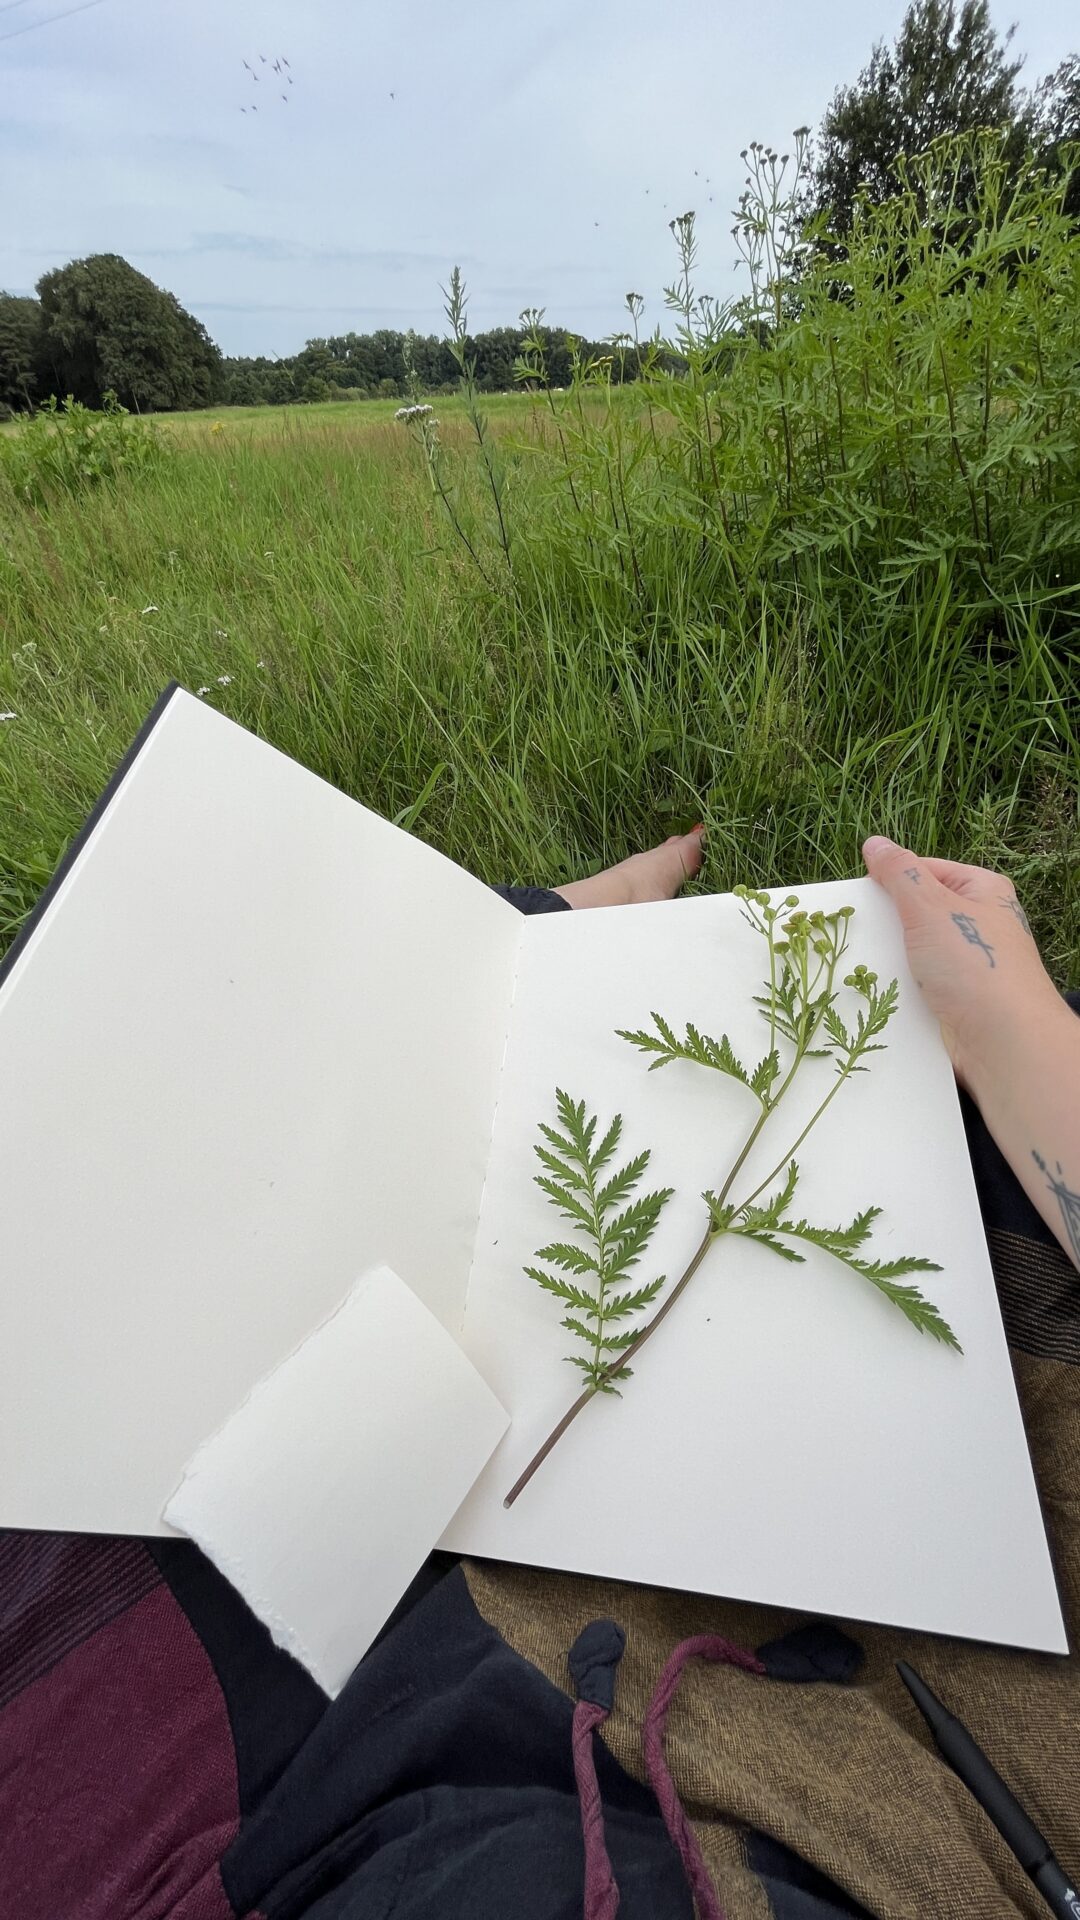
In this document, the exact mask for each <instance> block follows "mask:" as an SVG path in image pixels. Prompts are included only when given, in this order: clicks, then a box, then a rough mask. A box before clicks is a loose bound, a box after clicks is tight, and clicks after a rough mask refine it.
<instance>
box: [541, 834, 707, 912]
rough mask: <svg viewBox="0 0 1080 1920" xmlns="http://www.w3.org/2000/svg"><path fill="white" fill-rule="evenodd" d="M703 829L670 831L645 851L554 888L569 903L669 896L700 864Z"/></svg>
mask: <svg viewBox="0 0 1080 1920" xmlns="http://www.w3.org/2000/svg"><path fill="white" fill-rule="evenodd" d="M704 831H705V830H704V828H703V827H695V828H694V829H693V831H692V832H691V833H673V834H672V835H671V836H670V838H669V839H667V840H665V841H663V842H662V844H661V845H660V846H658V847H650V848H649V851H648V852H647V853H632V854H631V855H630V858H629V860H620V862H619V864H618V866H617V867H607V868H605V870H604V872H603V873H594V874H593V875H592V878H591V879H589V880H571V881H569V882H568V884H567V885H566V886H565V887H556V888H555V889H554V891H555V892H556V893H559V894H561V895H562V897H563V899H564V900H568V901H569V903H570V905H571V906H572V907H630V906H637V905H638V904H639V903H640V902H641V901H643V900H673V899H674V898H675V895H676V894H677V893H678V891H679V888H680V887H681V886H682V885H683V883H684V881H687V880H692V879H693V878H694V875H695V874H696V873H697V871H698V869H699V868H700V866H701V860H702V853H701V839H702V834H703V833H704Z"/></svg>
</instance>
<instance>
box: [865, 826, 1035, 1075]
mask: <svg viewBox="0 0 1080 1920" xmlns="http://www.w3.org/2000/svg"><path fill="white" fill-rule="evenodd" d="M863 859H864V860H865V861H866V866H867V871H868V872H869V873H870V875H871V877H872V878H873V879H875V880H876V881H877V882H878V883H879V885H880V886H882V887H884V889H885V891H886V893H887V894H888V895H889V897H890V899H891V900H892V901H893V902H894V904H895V906H896V908H897V911H898V912H899V915H900V922H901V925H902V926H903V929H904V941H905V944H906V946H907V954H908V960H909V961H910V964H911V970H912V973H913V974H914V975H915V979H916V981H917V983H918V985H919V986H920V987H921V988H922V991H923V994H924V995H925V998H926V1001H927V1004H928V1005H929V1007H930V1009H931V1011H932V1012H933V1013H935V1014H936V1015H937V1018H938V1020H939V1021H940V1022H941V1033H942V1038H943V1039H944V1041H945V1045H946V1046H947V1048H948V1050H949V1055H950V1057H951V1059H952V1063H953V1066H954V1068H955V1070H956V1076H957V1079H958V1080H959V1081H960V1083H961V1085H962V1086H965V1087H967V1088H968V1089H969V1090H970V1091H971V1092H973V1093H976V1094H977V1092H978V1088H979V1085H980V1082H981V1081H983V1080H984V1079H985V1078H986V1077H987V1076H989V1075H990V1074H991V1073H993V1072H994V1071H995V1070H996V1066H997V1063H998V1062H999V1060H1002V1059H1003V1058H1004V1056H1005V1051H1006V1050H1007V1049H1009V1048H1010V1046H1011V1035H1012V1033H1013V1032H1014V1031H1015V1029H1016V1028H1017V1026H1018V1025H1030V1024H1032V1023H1033V1022H1035V1021H1036V1020H1038V1019H1039V1018H1040V1016H1041V1015H1042V1014H1043V1013H1044V1012H1045V1013H1046V1014H1047V1015H1048V1016H1049V1015H1050V1010H1051V1008H1053V1009H1054V1014H1053V1017H1054V1018H1055V1019H1056V1018H1057V1017H1058V1012H1059V1010H1060V1009H1061V1008H1062V1005H1063V1003H1062V1001H1061V999H1060V996H1059V995H1058V993H1057V990H1056V988H1055V987H1054V984H1053V982H1052V980H1051V979H1050V976H1049V974H1048V973H1047V971H1046V968H1045V967H1044V966H1043V963H1042V959H1041V956H1040V954H1039V949H1038V947H1037V946H1036V945H1035V941H1034V938H1033V936H1032V933H1031V928H1030V927H1029V925H1028V919H1027V915H1026V913H1025V912H1024V909H1023V907H1022V906H1021V905H1020V902H1019V901H1018V899H1017V897H1016V889H1015V887H1014V886H1013V883H1012V881H1011V880H1007V879H1005V877H1004V875H1002V874H1000V873H993V872H991V871H990V869H989V868H987V867H966V866H963V865H961V863H960V862H959V861H957V860H930V859H920V858H919V856H918V855H916V854H914V853H911V852H909V851H908V850H907V848H905V847H898V846H896V845H895V843H894V842H893V841H892V840H885V839H882V838H880V837H879V836H876V835H875V836H874V837H873V838H872V839H870V840H867V841H866V843H865V845H864V847H863ZM1066 1011H1067V1009H1066Z"/></svg>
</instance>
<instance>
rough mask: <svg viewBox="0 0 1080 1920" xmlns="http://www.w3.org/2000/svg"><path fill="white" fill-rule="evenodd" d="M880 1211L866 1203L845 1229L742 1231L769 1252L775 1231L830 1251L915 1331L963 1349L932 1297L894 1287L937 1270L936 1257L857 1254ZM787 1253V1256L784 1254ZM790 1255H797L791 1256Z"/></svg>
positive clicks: (778, 1225)
mask: <svg viewBox="0 0 1080 1920" xmlns="http://www.w3.org/2000/svg"><path fill="white" fill-rule="evenodd" d="M753 1211H754V1209H746V1208H744V1210H743V1212H744V1215H745V1214H746V1213H747V1212H750V1213H753ZM880 1212H881V1209H880V1207H867V1208H866V1209H865V1210H864V1211H863V1212H862V1213H858V1214H856V1216H855V1218H854V1220H853V1221H852V1222H851V1225H850V1226H848V1227H812V1226H811V1225H810V1224H809V1222H808V1221H806V1220H783V1219H777V1220H775V1221H774V1222H773V1223H772V1225H771V1227H770V1228H769V1229H767V1230H766V1231H764V1232H763V1231H761V1230H760V1229H758V1228H756V1227H754V1226H753V1225H749V1226H747V1228H746V1232H747V1233H748V1234H749V1236H750V1237H751V1238H752V1239H756V1240H760V1241H761V1242H762V1243H763V1244H764V1245H765V1246H771V1247H772V1249H773V1251H774V1252H775V1253H779V1252H780V1251H781V1247H780V1245H779V1244H778V1242H777V1241H776V1239H775V1238H774V1236H775V1235H778V1234H787V1235H790V1236H791V1238H793V1239H798V1240H805V1241H808V1242H809V1243H810V1244H811V1245H812V1246H815V1247H821V1248H822V1250H823V1251H824V1252H825V1253H830V1254H832V1256H833V1258H834V1259H835V1260H840V1261H842V1262H843V1264H844V1266H846V1267H850V1269H851V1271H852V1273H857V1274H860V1275H861V1276H862V1278H863V1279H864V1280H869V1282H870V1284H871V1286H873V1287H876V1288H877V1289H878V1292H879V1293H882V1294H884V1296H885V1298H886V1299H887V1300H889V1301H891V1302H892V1304H893V1306H894V1307H898V1308H899V1309H900V1312H901V1313H902V1314H903V1315H904V1316H905V1318H906V1319H908V1320H910V1322H911V1324H912V1326H913V1327H916V1328H917V1329H918V1331H919V1332H920V1333H928V1334H929V1335H930V1336H931V1338H932V1339H934V1340H940V1341H941V1343H942V1345H943V1346H946V1347H952V1348H953V1349H954V1350H955V1351H956V1352H957V1353H962V1352H963V1348H962V1347H961V1345H960V1342H959V1340H958V1339H957V1337H956V1335H955V1333H954V1332H953V1330H952V1328H951V1327H950V1325H949V1323H948V1321H947V1320H946V1319H945V1318H944V1315H943V1314H942V1313H941V1312H940V1310H939V1309H938V1308H937V1307H936V1306H935V1305H934V1303H933V1301H932V1300H928V1299H927V1298H926V1296H925V1295H924V1294H922V1293H920V1292H919V1289H918V1287H910V1286H897V1285H895V1282H896V1281H897V1280H899V1279H902V1278H903V1277H904V1276H905V1275H907V1274H909V1273H940V1272H941V1268H940V1266H938V1264H937V1262H936V1261H934V1260H924V1259H922V1258H921V1257H920V1256H919V1255H916V1254H901V1255H899V1256H898V1258H896V1259H895V1260H863V1259H861V1258H860V1256H859V1254H858V1252H857V1251H856V1249H857V1248H859V1247H861V1246H862V1245H863V1244H864V1243H865V1241H866V1239H867V1237H868V1235H869V1233H870V1229H871V1227H872V1225H873V1223H874V1221H875V1220H876V1219H877V1217H878V1215H879V1213H880ZM739 1230H740V1229H739V1228H736V1229H735V1231H736V1232H738V1231H739ZM788 1257H789V1258H790V1255H789V1256H788ZM796 1258H801V1256H799V1255H797V1256H796Z"/></svg>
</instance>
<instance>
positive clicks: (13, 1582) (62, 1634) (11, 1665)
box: [0, 1533, 161, 1709]
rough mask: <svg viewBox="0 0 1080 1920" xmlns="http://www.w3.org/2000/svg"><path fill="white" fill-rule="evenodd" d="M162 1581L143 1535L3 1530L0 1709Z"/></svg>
mask: <svg viewBox="0 0 1080 1920" xmlns="http://www.w3.org/2000/svg"><path fill="white" fill-rule="evenodd" d="M160 1581H161V1575H160V1574H159V1572H158V1570H157V1568H156V1566H155V1565H154V1562H153V1561H152V1560H151V1558H150V1555H149V1554H148V1553H147V1551H146V1548H145V1547H144V1546H142V1545H141V1543H140V1542H139V1541H138V1540H113V1539H103V1538H98V1537H94V1536H91V1537H88V1536H86V1535H85V1534H78V1533H74V1534H73V1533H48V1534H46V1533H6V1534H0V1709H3V1708H4V1707H6V1706H7V1704H8V1702H9V1701H11V1700H14V1698H15V1696H16V1694H18V1693H21V1692H22V1689H23V1688H24V1687H28V1686H30V1685H31V1683H32V1682H33V1681H34V1680H37V1679H38V1678H39V1677H40V1675H41V1674H43V1673H47V1672H48V1671H49V1668H50V1667H52V1666H54V1665H55V1664H56V1662H57V1661H58V1660H62V1659H63V1657H64V1655H65V1654H67V1653H70V1652H71V1650H72V1649H73V1648H74V1647H77V1646H78V1645H79V1643H80V1641H82V1640H85V1639H86V1638H87V1637H88V1636H89V1635H90V1634H91V1633H93V1632H95V1631H96V1629H97V1628H98V1627H101V1626H104V1625H105V1623H106V1621H108V1620H113V1619H115V1618H116V1616H117V1614H121V1613H123V1612H124V1610H125V1608H127V1607H130V1606H132V1605H133V1604H134V1602H135V1601H136V1600H141V1599H142V1597H143V1595H144V1594H146V1593H150V1592H151V1591H152V1590H153V1588H154V1587H156V1586H158V1585H159V1584H160Z"/></svg>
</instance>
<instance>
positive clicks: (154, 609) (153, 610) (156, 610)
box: [143, 600, 161, 614]
mask: <svg viewBox="0 0 1080 1920" xmlns="http://www.w3.org/2000/svg"><path fill="white" fill-rule="evenodd" d="M160 611H161V609H160V607H155V605H154V603H153V601H152V600H151V602H150V605H149V606H148V607H144V608H143V613H144V614H145V613H160Z"/></svg>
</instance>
